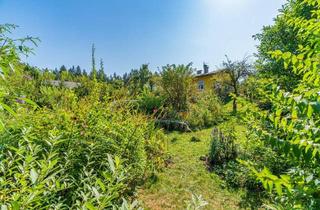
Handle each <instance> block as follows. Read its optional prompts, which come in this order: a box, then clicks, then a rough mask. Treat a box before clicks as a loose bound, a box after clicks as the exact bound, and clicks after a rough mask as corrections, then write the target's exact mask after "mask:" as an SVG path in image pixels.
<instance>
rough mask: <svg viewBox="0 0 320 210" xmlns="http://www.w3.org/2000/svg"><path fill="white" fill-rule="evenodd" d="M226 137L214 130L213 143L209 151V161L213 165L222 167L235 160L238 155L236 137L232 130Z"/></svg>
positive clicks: (216, 129) (219, 131)
mask: <svg viewBox="0 0 320 210" xmlns="http://www.w3.org/2000/svg"><path fill="white" fill-rule="evenodd" d="M225 133H227V134H226V135H225V134H224V133H223V132H222V131H221V130H219V129H218V128H214V129H213V130H212V141H211V145H210V151H209V161H210V163H211V165H222V164H224V163H227V162H229V161H231V160H235V159H236V158H237V155H238V151H237V145H236V144H235V135H234V133H233V131H232V130H231V129H230V130H229V131H228V132H225Z"/></svg>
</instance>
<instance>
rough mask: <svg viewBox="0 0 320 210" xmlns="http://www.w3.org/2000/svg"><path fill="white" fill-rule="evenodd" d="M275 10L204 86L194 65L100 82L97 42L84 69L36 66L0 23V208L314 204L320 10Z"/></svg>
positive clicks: (318, 187) (103, 77)
mask: <svg viewBox="0 0 320 210" xmlns="http://www.w3.org/2000/svg"><path fill="white" fill-rule="evenodd" d="M279 12H280V14H279V15H278V16H277V17H276V18H275V22H274V24H273V25H271V26H265V27H264V28H263V29H262V32H261V33H259V34H257V35H255V36H254V38H255V39H256V40H258V41H259V45H258V52H257V54H256V55H255V56H256V57H255V58H256V61H255V63H250V62H249V60H248V59H247V58H245V59H243V60H240V61H232V60H230V59H229V58H228V57H227V60H226V61H225V62H223V65H222V69H221V70H218V72H216V73H215V75H216V77H215V78H214V79H213V81H212V82H213V84H212V87H209V88H207V89H206V90H202V89H201V90H197V88H196V87H195V86H196V84H195V81H194V80H195V77H194V69H193V68H192V63H190V64H188V65H175V64H173V65H165V66H163V67H162V68H160V69H159V71H158V72H154V71H152V70H150V69H149V65H148V64H143V65H142V66H141V67H140V68H139V69H133V70H132V71H131V72H129V73H126V74H124V75H123V76H120V75H117V74H114V75H112V76H111V75H110V74H109V75H107V74H106V73H105V68H104V63H103V60H102V59H100V65H99V67H97V64H96V55H95V46H94V45H93V46H92V69H91V71H90V72H86V71H85V70H84V69H81V67H80V66H77V67H71V68H69V69H68V68H67V67H66V66H64V65H63V66H61V68H60V69H59V70H58V69H54V70H50V69H38V68H37V67H33V66H30V65H28V64H25V63H23V62H22V61H21V56H28V55H30V54H32V53H33V47H35V46H37V44H38V43H39V39H37V38H33V37H26V38H21V39H13V38H11V33H12V32H13V31H14V29H15V28H16V27H17V26H15V25H10V24H4V25H0V74H1V78H0V108H1V112H0V205H1V209H90V210H91V209H141V205H145V206H146V207H149V208H155V209H158V208H176V209H181V208H186V209H201V208H204V209H210V208H211V209H212V208H214V207H216V208H218V209H223V208H251V209H257V208H267V209H319V208H320V175H319V174H320V167H319V160H320V156H319V155H320V151H319V146H320V145H319V139H320V130H319V126H320V125H319V122H320V119H319V116H320V86H319V84H320V76H319V75H320V73H319V66H320V38H319V34H320V22H319V19H320V3H319V1H317V0H293V1H289V0H288V1H287V3H286V4H285V5H284V6H283V8H282V9H281V10H280V11H279ZM205 67H206V69H207V70H208V68H209V67H208V66H207V65H205ZM212 75H213V74H212ZM201 76H202V75H201ZM202 82H204V81H202ZM213 127H214V128H213ZM203 129H204V130H203ZM164 130H166V131H164ZM172 130H180V132H181V133H177V132H171V131H172ZM166 132H167V133H166ZM187 132H188V133H187ZM210 132H211V135H210ZM168 139H170V141H169V140H168ZM137 193H138V194H137ZM223 197H228V199H227V200H223ZM137 198H139V199H140V200H141V201H142V204H141V203H140V201H137V200H136V199H137ZM155 198H156V199H155ZM159 198H161V199H159ZM190 198H191V200H190ZM179 199H180V200H179ZM155 200H156V201H155Z"/></svg>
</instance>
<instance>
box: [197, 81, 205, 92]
mask: <svg viewBox="0 0 320 210" xmlns="http://www.w3.org/2000/svg"><path fill="white" fill-rule="evenodd" d="M198 89H199V90H204V81H203V80H200V81H199V82H198Z"/></svg>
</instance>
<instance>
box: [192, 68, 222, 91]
mask: <svg viewBox="0 0 320 210" xmlns="http://www.w3.org/2000/svg"><path fill="white" fill-rule="evenodd" d="M226 76H227V75H226V73H224V72H222V71H214V72H208V70H207V71H206V70H205V71H204V73H202V70H199V71H197V74H196V75H195V76H194V80H193V81H194V84H195V85H196V87H197V89H198V90H199V91H207V90H212V89H215V88H217V86H219V85H220V84H221V83H222V81H223V80H225V78H226Z"/></svg>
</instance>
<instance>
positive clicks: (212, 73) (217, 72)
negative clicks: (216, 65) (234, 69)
mask: <svg viewBox="0 0 320 210" xmlns="http://www.w3.org/2000/svg"><path fill="white" fill-rule="evenodd" d="M219 73H222V70H217V71H211V72H208V73H203V74H196V75H194V77H196V78H198V77H205V76H212V75H216V74H219Z"/></svg>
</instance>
